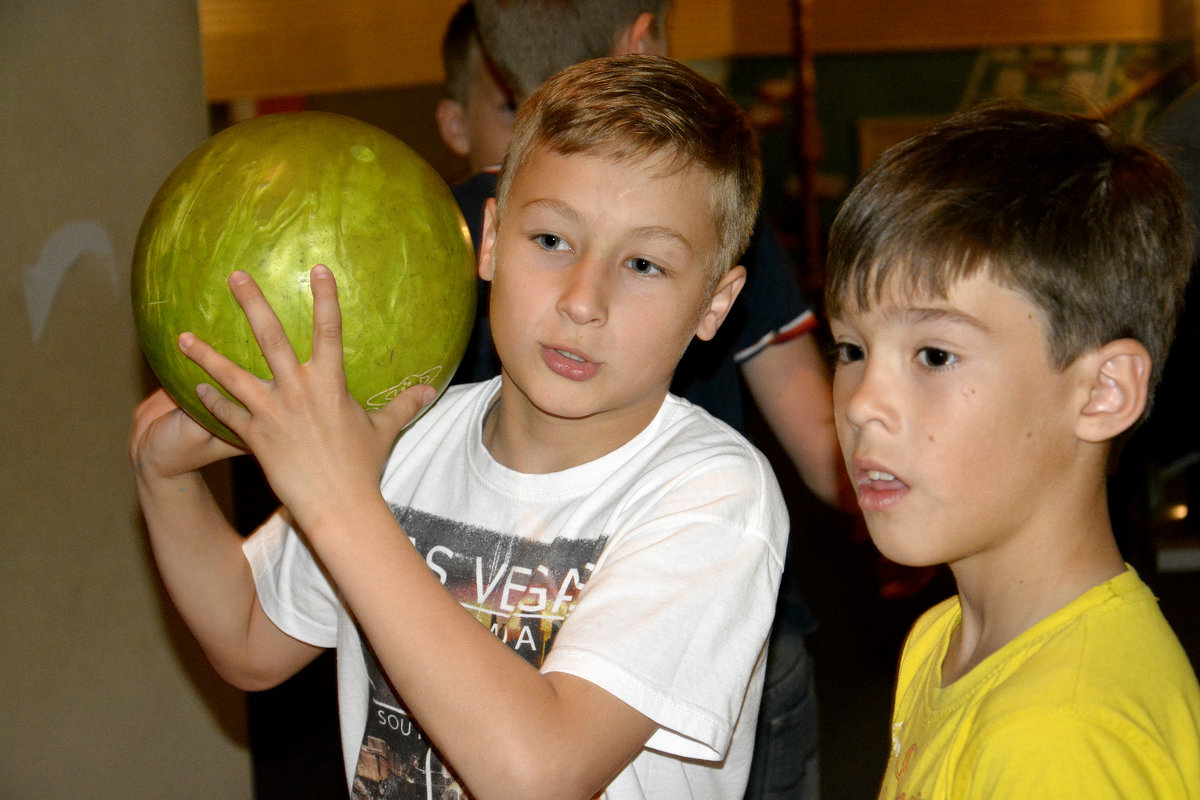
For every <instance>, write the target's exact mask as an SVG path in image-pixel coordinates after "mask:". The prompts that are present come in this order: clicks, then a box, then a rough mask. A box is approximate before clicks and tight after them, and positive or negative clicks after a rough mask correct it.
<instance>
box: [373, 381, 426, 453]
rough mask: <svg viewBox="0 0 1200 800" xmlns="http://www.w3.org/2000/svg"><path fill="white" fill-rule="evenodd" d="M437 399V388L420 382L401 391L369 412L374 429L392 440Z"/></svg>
mask: <svg viewBox="0 0 1200 800" xmlns="http://www.w3.org/2000/svg"><path fill="white" fill-rule="evenodd" d="M436 399H437V390H436V389H434V388H433V387H432V386H427V385H425V384H420V385H417V386H412V387H410V388H408V389H405V390H404V391H403V392H401V393H400V394H399V395H398V396H397V397H396V398H395V399H394V400H392V401H390V402H389V403H388V404H387V405H386V406H384V407H383V408H381V409H379V410H378V411H376V412H374V413H373V414H371V417H372V419H373V421H374V423H375V428H376V430H378V431H380V433H381V434H383V435H384V436H385V437H387V439H388V441H393V440H395V438H396V437H397V436H399V435H400V431H402V430H404V428H405V427H407V426H408V425H409V423H411V422H412V421H413V420H414V419H416V418H417V415H418V414H420V413H421V411H422V410H424V408H425V407H426V406H427V405H429V404H430V403H432V402H433V401H434V400H436Z"/></svg>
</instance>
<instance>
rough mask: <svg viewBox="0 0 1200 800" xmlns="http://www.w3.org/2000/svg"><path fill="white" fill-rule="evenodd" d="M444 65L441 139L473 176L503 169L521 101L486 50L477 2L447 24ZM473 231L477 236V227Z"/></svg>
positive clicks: (438, 114)
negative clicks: (516, 99) (477, 20)
mask: <svg viewBox="0 0 1200 800" xmlns="http://www.w3.org/2000/svg"><path fill="white" fill-rule="evenodd" d="M442 67H443V69H444V70H445V72H446V92H447V94H448V95H449V97H446V98H445V99H443V100H442V101H440V102H439V103H438V106H437V111H436V112H435V121H436V122H437V126H438V133H439V134H441V137H442V141H443V142H445V143H446V146H447V147H448V148H450V151H451V152H453V153H454V154H455V155H458V156H462V157H463V158H465V159H467V164H468V166H469V167H470V170H471V174H472V175H474V174H476V173H479V172H484V171H487V172H494V173H496V172H499V171H500V162H501V161H503V160H504V148H505V147H507V146H508V139H509V137H510V136H512V123H513V114H514V113H515V111H516V106H515V104H514V102H513V99H512V95H511V93H510V92H509V91H508V90H507V89H506V88H505V87H504V85H503V84H502V83H501V81H500V79H499V77H498V76H497V75H496V73H495V67H494V66H493V65H492V63H491V61H489V60H488V58H487V57H486V56H485V55H484V53H483V47H482V45H481V44H480V42H479V29H478V27H477V26H476V23H475V6H474V5H473V4H472V3H471V2H469V1H468V2H466V3H463V4H462V5H461V6H459V8H458V10H457V11H456V12H454V16H453V17H451V18H450V23H449V25H447V26H446V33H445V35H444V36H443V37H442ZM473 233H474V234H475V235H476V238H475V241H478V231H473Z"/></svg>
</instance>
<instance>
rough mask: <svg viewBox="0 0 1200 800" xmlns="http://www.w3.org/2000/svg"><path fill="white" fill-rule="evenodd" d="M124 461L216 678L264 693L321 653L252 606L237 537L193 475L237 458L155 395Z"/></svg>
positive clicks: (178, 602)
mask: <svg viewBox="0 0 1200 800" xmlns="http://www.w3.org/2000/svg"><path fill="white" fill-rule="evenodd" d="M129 452H130V459H131V461H132V462H133V471H134V477H135V479H136V483H137V491H138V498H139V499H140V501H141V505H142V511H143V514H144V515H145V519H146V527H147V531H148V533H149V539H150V547H151V550H152V552H153V553H154V560H155V563H156V564H157V566H158V569H159V572H160V574H161V575H162V579H163V583H164V584H165V586H166V588H167V592H168V594H169V595H170V597H171V600H172V602H173V603H174V604H175V606H176V608H178V609H179V612H180V615H181V616H182V617H183V620H184V622H185V623H187V626H188V628H189V629H190V630H191V631H192V634H193V635H194V636H195V637H196V639H197V640H198V641H199V643H200V645H201V647H202V648H203V649H204V652H205V654H206V655H207V656H208V658H209V661H210V662H212V664H213V667H214V668H215V669H216V670H217V672H218V673H219V674H220V675H221V676H222V677H223V678H225V680H227V681H229V682H230V683H232V684H233V685H235V686H237V687H238V688H241V689H247V690H253V689H263V688H267V687H269V686H273V685H275V684H276V683H279V682H280V681H281V680H283V679H284V678H286V677H288V676H290V675H291V674H293V673H294V672H296V671H297V670H299V669H300V668H301V667H302V666H304V665H305V664H307V663H308V662H309V661H311V660H312V659H313V658H315V657H316V656H317V654H318V653H320V652H321V651H320V649H319V648H315V647H311V646H309V645H307V644H304V643H302V642H299V641H297V640H295V639H293V638H291V637H290V636H287V635H285V634H283V633H282V632H281V631H280V630H279V629H278V628H276V627H275V626H274V625H273V624H272V623H271V622H270V620H269V619H267V617H266V615H265V614H264V613H263V611H262V609H261V608H260V607H259V605H258V600H257V596H256V594H255V590H254V582H253V579H252V577H251V574H250V568H249V564H248V563H247V561H246V558H245V557H244V556H243V555H242V549H241V544H242V538H241V536H239V535H238V534H237V532H236V531H235V530H234V529H233V528H232V527H231V526H230V525H229V523H228V521H227V520H226V519H225V516H224V514H223V513H222V512H221V510H220V508H218V506H217V504H216V501H215V500H214V499H213V497H212V494H211V493H210V492H209V490H208V486H207V485H206V484H205V482H204V479H203V478H202V477H201V475H200V473H199V471H198V470H199V469H200V467H202V466H204V465H205V464H207V463H211V462H213V461H216V460H218V459H219V458H224V457H228V456H229V455H232V454H236V453H237V452H239V451H238V450H236V449H235V448H233V447H231V446H230V445H227V444H225V443H224V442H221V441H219V440H217V439H216V438H214V437H213V436H211V435H210V434H208V433H207V431H204V430H203V429H202V428H201V427H200V426H199V425H197V424H196V423H195V422H194V421H192V419H191V418H190V417H188V416H187V415H186V414H185V413H184V412H183V411H182V410H181V409H180V408H179V407H178V406H177V405H176V404H175V402H174V401H173V400H171V398H170V397H169V396H168V395H167V393H166V392H164V391H163V390H161V389H160V390H158V391H157V392H155V393H154V394H152V395H150V396H149V397H148V398H147V399H146V400H145V401H143V402H142V404H141V405H140V406H139V407H138V409H137V411H136V412H135V413H134V421H133V430H132V433H131V435H130V442H129Z"/></svg>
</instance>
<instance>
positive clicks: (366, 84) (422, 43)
mask: <svg viewBox="0 0 1200 800" xmlns="http://www.w3.org/2000/svg"><path fill="white" fill-rule="evenodd" d="M458 3H459V0H197V6H198V8H199V14H200V33H201V39H202V44H203V53H204V66H205V86H206V92H207V95H208V98H209V99H210V100H212V101H226V100H237V99H245V98H255V97H272V96H287V95H293V94H322V93H329V92H343V91H362V90H369V89H378V88H385V87H398V86H414V85H423V84H426V85H427V84H432V83H439V82H440V81H442V80H443V76H442V65H441V57H440V50H441V37H442V31H443V30H444V29H445V25H446V22H447V21H448V20H449V19H450V16H451V15H452V14H453V13H454V10H455V9H456V8H457V7H458ZM673 6H674V7H673V8H672V11H671V17H670V26H669V27H670V42H671V48H672V53H673V54H674V55H675V56H676V57H677V58H679V59H682V60H685V61H690V60H700V59H709V58H724V57H729V56H781V55H788V54H789V53H790V52H791V39H790V36H791V11H790V2H789V0H675V2H674V3H673ZM812 14H813V21H812V47H813V51H814V52H815V53H817V54H827V53H855V52H880V51H889V50H909V51H913V50H939V49H957V48H976V47H987V46H1003V45H1014V44H1047V43H1054V44H1079V43H1089V42H1105V43H1113V42H1116V43H1127V42H1136V43H1141V42H1157V41H1164V40H1168V39H1172V38H1184V39H1186V38H1189V37H1191V38H1193V40H1195V30H1196V18H1195V14H1194V12H1193V8H1192V0H969V2H967V1H965V0H813V11H812Z"/></svg>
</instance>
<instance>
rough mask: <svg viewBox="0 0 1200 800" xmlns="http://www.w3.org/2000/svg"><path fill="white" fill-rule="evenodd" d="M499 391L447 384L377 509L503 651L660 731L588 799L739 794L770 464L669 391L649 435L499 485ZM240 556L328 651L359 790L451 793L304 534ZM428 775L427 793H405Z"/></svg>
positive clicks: (772, 552)
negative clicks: (608, 698) (489, 422)
mask: <svg viewBox="0 0 1200 800" xmlns="http://www.w3.org/2000/svg"><path fill="white" fill-rule="evenodd" d="M498 388H499V379H498V378H497V379H494V380H492V381H489V382H487V383H482V384H473V385H470V386H460V387H452V388H451V389H450V390H449V391H447V392H446V394H445V395H444V396H443V397H442V398H441V400H439V402H438V403H437V404H436V405H435V406H434V407H433V408H431V409H430V410H429V412H428V413H427V414H426V415H425V417H424V418H422V419H421V420H419V421H418V423H416V424H415V425H414V426H413V427H412V428H411V429H409V430H408V431H406V432H405V433H404V435H403V436H401V438H400V441H399V443H398V444H397V446H396V448H395V450H394V451H393V453H392V456H391V458H390V460H389V462H388V465H387V468H386V469H385V471H384V476H383V480H382V488H383V493H384V496H385V497H386V498H387V500H388V502H389V503H390V504H391V507H392V510H393V512H394V513H395V514H396V516H397V518H398V519H399V520H400V522H401V524H402V525H403V526H404V529H405V532H406V533H407V534H408V536H409V538H410V539H411V540H413V542H414V543H415V545H416V547H417V550H418V551H419V552H420V553H421V555H422V556H423V557H424V558H425V560H426V563H428V564H429V566H430V569H432V570H433V571H434V572H435V573H436V574H437V575H438V576H439V578H440V579H441V581H442V584H443V585H444V586H445V587H446V589H447V590H448V591H450V592H451V593H452V594H453V595H454V596H455V597H456V598H457V599H458V600H459V602H460V603H461V604H462V606H463V607H464V608H465V609H466V610H467V611H468V612H470V613H471V614H472V615H474V616H475V617H476V618H477V619H479V620H480V622H481V623H482V624H485V625H488V626H489V627H490V628H491V629H492V631H493V632H494V633H495V634H496V635H497V636H498V637H499V638H501V639H502V640H503V641H505V642H506V643H507V644H508V645H509V646H510V647H512V648H513V649H514V650H515V651H516V652H517V653H518V654H520V655H522V656H523V657H525V658H526V659H527V660H528V661H530V662H531V663H532V664H534V666H536V667H538V668H539V669H541V671H542V672H566V673H570V674H573V675H576V676H578V677H581V678H583V679H585V680H588V681H590V682H592V683H594V684H596V685H598V686H600V687H602V688H604V689H605V690H607V691H608V692H610V693H611V694H613V695H614V696H616V697H618V698H620V699H621V700H622V701H624V702H625V703H627V704H629V705H630V706H632V707H634V708H636V709H637V710H638V711H640V712H641V713H642V714H644V715H646V716H647V717H649V718H651V719H652V720H654V721H655V722H656V723H658V726H659V728H658V730H657V731H656V732H655V733H654V734H653V735H652V736H651V738H650V740H649V742H648V743H647V745H646V748H645V749H644V750H643V751H642V752H641V754H639V755H638V757H637V758H636V759H635V760H634V761H633V762H632V763H631V764H630V765H629V767H627V768H626V769H625V770H624V771H623V772H621V774H619V775H618V776H617V777H616V779H614V780H613V782H612V783H611V784H610V785H609V787H608V789H607V790H606V792H605V794H604V795H603V796H604V797H606V798H656V799H657V798H687V797H697V798H740V797H741V796H742V793H743V791H744V786H745V783H746V779H747V774H748V770H749V766H750V757H751V751H752V749H753V739H754V725H755V721H756V718H757V714H758V704H759V697H760V694H761V689H762V678H763V666H764V658H763V656H764V651H765V643H766V639H767V634H768V631H769V628H770V625H771V619H772V615H773V613H774V609H775V595H776V591H777V588H778V583H779V577H780V573H781V571H782V567H783V557H784V552H785V547H786V538H787V531H788V519H787V511H786V508H785V506H784V502H783V499H782V496H781V494H780V491H779V487H778V485H777V483H776V481H775V477H774V474H773V473H772V471H771V468H770V466H769V464H768V463H767V461H766V459H765V458H764V457H763V456H762V454H761V453H759V452H758V451H757V450H755V449H754V448H753V447H752V446H751V445H750V444H749V443H748V442H746V441H745V439H743V438H742V437H741V436H740V435H738V434H737V433H735V432H734V431H733V430H732V429H731V428H729V427H728V426H726V425H725V424H724V423H721V422H719V421H717V420H715V419H714V418H712V417H711V416H710V415H709V414H707V413H706V412H704V411H702V410H700V409H699V408H697V407H695V406H692V405H691V404H690V403H688V402H687V401H685V400H681V399H679V398H676V397H674V396H668V397H667V400H666V401H665V402H664V403H663V406H662V408H661V409H660V411H659V413H658V415H657V416H656V417H655V418H654V420H653V421H652V422H651V423H650V425H649V426H647V428H646V429H645V430H643V431H642V432H641V433H640V434H638V435H637V436H636V437H635V438H634V439H633V440H631V441H630V442H628V443H627V444H625V445H624V446H622V447H620V448H618V449H617V450H614V451H613V452H611V453H609V454H607V455H605V456H602V457H601V458H598V459H596V460H594V461H592V462H589V463H587V464H583V465H580V466H578V467H574V468H572V469H568V470H564V471H562V472H556V473H551V474H542V475H530V474H524V473H519V472H515V471H513V470H511V469H508V468H506V467H504V466H502V465H500V464H498V463H497V462H496V461H495V460H494V459H493V458H492V457H491V456H490V454H489V453H488V452H487V450H486V449H485V448H484V446H483V442H482V428H483V420H484V416H485V414H486V412H487V409H488V406H489V404H490V403H491V402H492V400H493V398H494V397H495V395H496V393H497V391H498ZM244 549H245V552H246V556H247V558H248V559H249V561H250V564H251V567H252V569H253V571H254V577H255V582H256V585H257V588H258V595H259V601H260V602H261V604H262V607H263V609H264V610H265V611H266V613H267V615H268V616H269V617H270V618H271V619H272V620H273V621H274V622H275V624H277V625H278V626H279V627H280V628H281V629H282V630H283V631H285V632H286V633H288V634H289V635H291V636H294V637H296V638H297V639H300V640H302V641H305V642H308V643H310V644H313V645H316V646H320V647H337V648H338V685H339V690H338V691H339V707H340V715H341V729H342V731H341V732H342V747H343V751H344V755H345V761H346V769H347V778H348V781H349V782H350V783H351V786H352V788H353V790H354V791H355V793H356V794H355V796H356V797H373V796H383V795H384V794H386V793H388V792H392V791H396V790H397V789H398V788H400V787H405V786H408V787H410V789H412V790H413V793H412V795H411V796H413V797H422V798H424V797H426V796H430V797H456V796H459V795H458V794H456V790H457V788H458V787H457V784H456V782H455V781H454V778H453V776H452V775H450V774H449V773H448V771H447V770H446V769H445V768H444V767H443V766H442V764H441V762H440V760H439V759H438V757H437V753H436V751H433V750H432V749H431V748H430V747H429V745H428V743H427V742H426V741H425V740H424V738H423V737H422V735H421V733H420V730H419V729H418V728H417V727H416V726H415V724H414V723H413V721H412V720H411V719H409V718H408V717H407V715H406V714H405V712H404V709H403V702H402V700H397V699H396V698H395V697H394V696H393V695H392V693H391V691H390V689H389V687H388V685H387V683H386V680H385V679H383V678H382V676H381V675H380V674H379V672H378V667H377V666H376V665H375V664H374V658H373V657H372V656H371V654H370V652H369V648H365V647H363V644H362V640H361V639H360V636H359V631H358V629H357V627H356V626H355V624H354V621H353V619H352V618H351V617H350V615H349V614H348V613H347V611H346V609H345V608H344V607H343V605H342V603H341V602H340V600H339V596H338V593H337V590H336V589H335V588H334V587H333V586H332V585H331V584H330V582H329V581H328V580H327V579H326V577H325V576H324V574H323V572H322V571H321V569H320V568H319V567H318V565H317V564H316V563H315V561H314V559H313V556H312V555H311V553H310V551H309V550H308V549H307V547H306V545H305V544H304V542H303V540H302V539H301V538H300V537H299V536H298V535H297V534H296V533H295V532H294V531H292V530H290V529H289V528H288V527H287V526H286V524H284V523H283V522H282V521H281V520H280V518H279V517H278V516H276V517H273V518H272V519H271V520H270V521H268V522H267V523H266V524H265V525H264V526H263V527H262V528H261V529H260V530H259V531H257V532H256V533H255V534H254V535H253V536H252V537H251V538H250V539H248V540H247V542H246V545H245V548H244ZM421 644H422V646H427V647H429V646H436V643H432V642H422V643H421ZM551 648H552V649H551ZM481 711H482V710H481ZM580 724H581V725H586V724H587V722H586V720H581V722H580ZM536 746H541V747H553V746H554V745H553V742H539V743H537V745H536ZM427 777H428V778H430V779H432V780H433V783H434V787H433V791H432V792H431V793H430V794H428V795H427V794H426V790H425V789H424V788H421V789H420V790H419V791H418V790H415V788H414V787H413V784H414V782H416V783H422V782H424V781H425V780H426V778H427ZM405 791H408V789H406V790H405ZM388 796H392V795H390V794H389V795H388ZM397 796H404V797H407V796H409V795H408V794H402V795H397Z"/></svg>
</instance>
